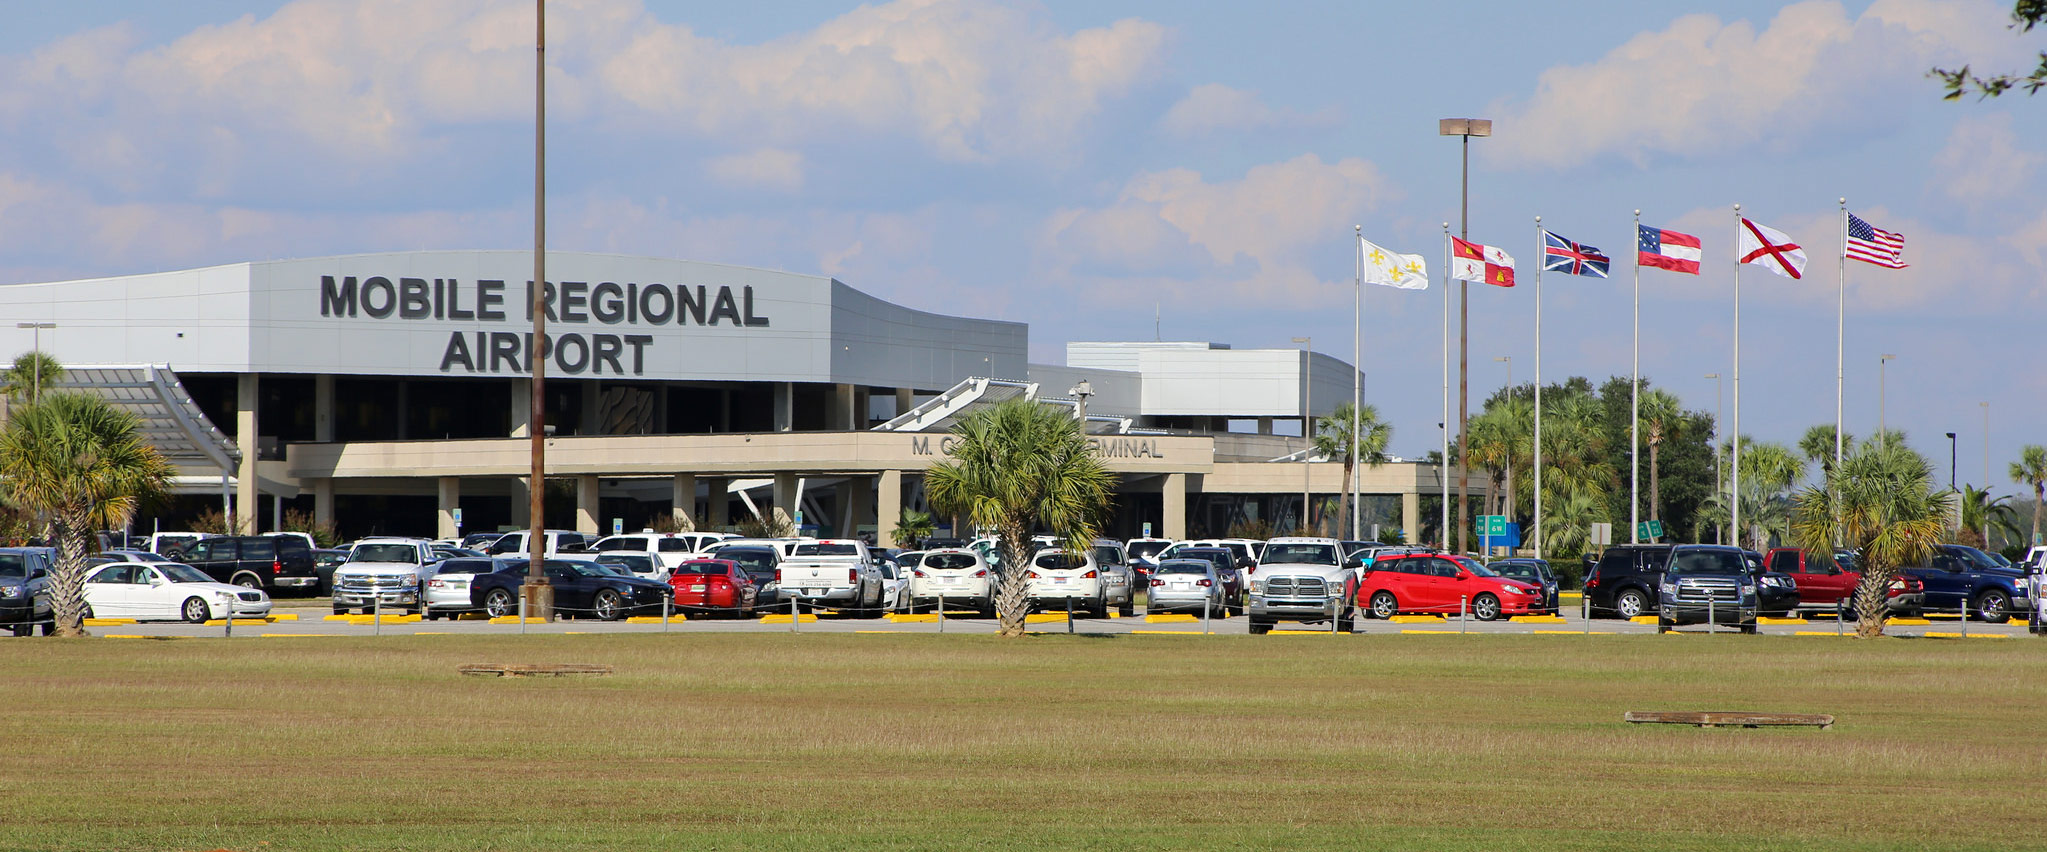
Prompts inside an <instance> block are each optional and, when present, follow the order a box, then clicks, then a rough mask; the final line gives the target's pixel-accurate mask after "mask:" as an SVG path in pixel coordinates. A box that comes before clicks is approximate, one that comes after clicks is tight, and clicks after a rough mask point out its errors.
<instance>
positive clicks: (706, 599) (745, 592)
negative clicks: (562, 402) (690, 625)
mask: <svg viewBox="0 0 2047 852" xmlns="http://www.w3.org/2000/svg"><path fill="white" fill-rule="evenodd" d="M668 586H669V588H671V589H673V590H674V591H675V608H676V609H680V610H686V611H690V612H724V613H730V614H732V615H734V616H743V615H752V614H753V606H754V601H755V600H756V599H757V598H758V597H759V594H760V587H758V586H756V585H754V582H753V578H752V577H750V576H748V575H747V573H746V571H745V570H744V569H742V568H740V567H739V563H737V562H734V561H732V560H730V559H693V560H690V561H688V562H684V563H682V564H681V565H677V566H675V570H673V571H670V572H669V573H668Z"/></svg>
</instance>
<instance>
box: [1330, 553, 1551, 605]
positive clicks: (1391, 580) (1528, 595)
mask: <svg viewBox="0 0 2047 852" xmlns="http://www.w3.org/2000/svg"><path fill="white" fill-rule="evenodd" d="M1357 604H1358V609H1361V610H1364V611H1366V612H1367V613H1369V614H1370V616H1371V617H1372V618H1392V617H1393V616H1395V615H1399V614H1401V613H1404V612H1411V613H1429V614H1432V615H1457V614H1459V613H1461V612H1470V613H1471V614H1472V615H1473V616H1475V617H1477V618H1478V620H1480V621H1492V620H1493V619H1496V618H1499V617H1500V616H1502V615H1526V614H1528V613H1531V612H1534V611H1536V610H1538V609H1541V608H1542V589H1540V588H1538V587H1536V586H1533V585H1530V584H1528V583H1523V582H1521V581H1519V580H1509V579H1507V578H1505V577H1502V576H1500V575H1498V574H1495V573H1493V571H1492V569H1490V568H1487V567H1485V566H1484V565H1481V564H1479V562H1478V561H1477V560H1475V559H1470V558H1466V557H1463V556H1452V555H1450V554H1447V553H1402V554H1394V555H1388V556H1381V557H1379V558H1378V559H1376V560H1374V561H1373V562H1372V564H1371V565H1370V566H1368V567H1367V568H1366V570H1365V575H1364V577H1363V578H1362V579H1360V580H1359V581H1358V597H1357Z"/></svg>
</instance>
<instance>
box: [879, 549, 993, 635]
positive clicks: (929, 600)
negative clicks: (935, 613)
mask: <svg viewBox="0 0 2047 852" xmlns="http://www.w3.org/2000/svg"><path fill="white" fill-rule="evenodd" d="M901 567H902V568H903V570H906V571H908V572H910V601H911V603H910V605H911V608H912V609H913V610H914V609H916V608H920V607H924V606H934V607H935V606H937V605H938V603H939V601H940V600H941V599H943V600H944V601H945V602H946V603H948V604H950V603H953V602H955V601H956V602H958V603H959V604H960V605H961V606H965V607H968V608H971V609H978V610H980V611H981V614H982V615H983V616H984V617H987V618H993V617H995V577H994V574H993V573H992V572H990V571H989V570H988V562H987V560H985V559H982V558H981V554H979V553H975V552H974V551H971V550H968V549H966V548H963V547H948V548H943V549H940V550H927V551H925V552H924V553H923V555H921V556H919V557H917V559H916V560H915V563H914V564H910V565H903V566H901Z"/></svg>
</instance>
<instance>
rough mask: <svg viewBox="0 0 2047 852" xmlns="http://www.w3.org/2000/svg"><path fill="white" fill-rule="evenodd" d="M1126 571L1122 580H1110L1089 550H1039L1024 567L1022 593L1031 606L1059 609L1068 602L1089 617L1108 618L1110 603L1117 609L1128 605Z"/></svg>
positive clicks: (1074, 608)
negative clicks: (1121, 581) (1077, 551)
mask: <svg viewBox="0 0 2047 852" xmlns="http://www.w3.org/2000/svg"><path fill="white" fill-rule="evenodd" d="M1127 571H1128V569H1125V573H1124V575H1123V576H1124V578H1125V580H1124V582H1123V583H1120V584H1118V583H1113V582H1109V581H1108V580H1107V579H1106V578H1104V577H1103V571H1102V566H1100V565H1097V564H1096V563H1095V555H1094V553H1093V552H1083V553H1075V552H1073V551H1071V550H1061V549H1056V548H1055V549H1052V550H1040V551H1038V554H1037V555H1036V556H1033V557H1031V564H1030V567H1029V568H1026V569H1024V593H1025V594H1026V595H1028V596H1029V598H1030V602H1031V607H1032V608H1034V609H1043V610H1047V611H1054V610H1059V611H1063V610H1065V609H1066V607H1067V605H1068V604H1069V603H1070V604H1072V606H1073V610H1074V611H1075V612H1085V613H1086V614H1087V615H1088V617H1090V618H1108V617H1109V607H1110V606H1111V605H1114V606H1116V607H1118V608H1119V609H1127V608H1128V607H1129V606H1130V583H1129V580H1128V577H1129V575H1128V573H1127Z"/></svg>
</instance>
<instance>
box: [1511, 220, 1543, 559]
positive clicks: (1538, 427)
mask: <svg viewBox="0 0 2047 852" xmlns="http://www.w3.org/2000/svg"><path fill="white" fill-rule="evenodd" d="M1542 233H1543V232H1542V217H1541V216H1537V217H1535V536H1534V541H1535V544H1534V548H1535V558H1537V559H1541V558H1542V268H1543V267H1545V266H1548V265H1549V263H1548V261H1547V258H1546V257H1544V252H1545V251H1547V249H1548V246H1547V243H1546V241H1545V240H1543V238H1542ZM1507 392H1508V393H1513V392H1514V389H1513V388H1508V389H1507ZM1507 499H1509V500H1512V499H1514V496H1513V495H1511V494H1509V495H1507Z"/></svg>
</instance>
